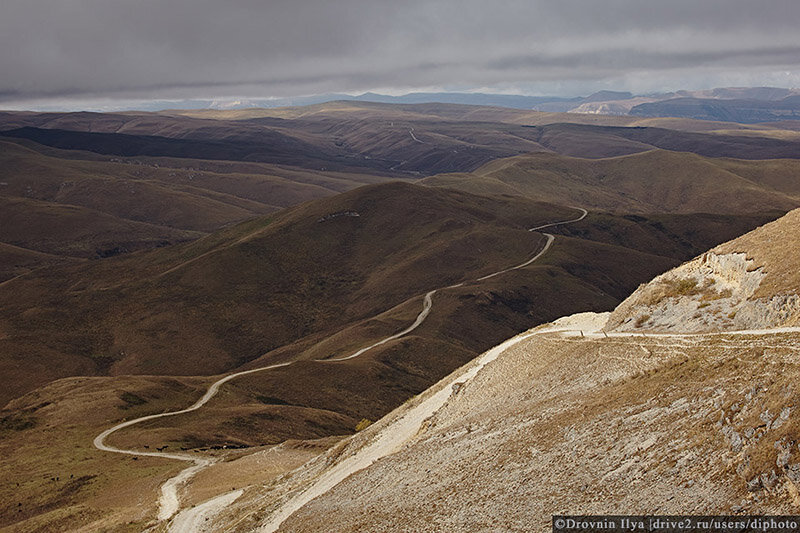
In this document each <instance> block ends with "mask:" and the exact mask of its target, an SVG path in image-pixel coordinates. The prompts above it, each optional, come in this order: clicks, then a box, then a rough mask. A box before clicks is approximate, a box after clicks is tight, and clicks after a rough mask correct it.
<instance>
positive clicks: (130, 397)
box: [119, 391, 147, 409]
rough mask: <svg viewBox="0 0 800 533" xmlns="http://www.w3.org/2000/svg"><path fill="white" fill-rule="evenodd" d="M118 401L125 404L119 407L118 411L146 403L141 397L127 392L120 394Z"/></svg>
mask: <svg viewBox="0 0 800 533" xmlns="http://www.w3.org/2000/svg"><path fill="white" fill-rule="evenodd" d="M119 399H120V400H122V401H123V402H125V405H123V406H121V407H120V409H130V408H131V407H135V406H137V405H144V404H146V403H147V400H145V399H144V398H142V397H141V396H137V395H136V394H134V393H132V392H127V391H126V392H123V393H122V394H120V395H119Z"/></svg>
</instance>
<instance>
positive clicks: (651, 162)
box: [424, 150, 800, 214]
mask: <svg viewBox="0 0 800 533" xmlns="http://www.w3.org/2000/svg"><path fill="white" fill-rule="evenodd" d="M799 171H800V160H797V159H781V160H771V161H768V162H762V161H758V162H755V161H742V160H730V159H717V158H705V157H702V156H699V155H695V154H688V153H680V152H670V151H665V150H651V151H647V152H643V153H639V154H633V155H628V156H622V157H612V158H607V159H595V160H590V159H580V158H573V157H565V156H561V155H556V154H546V153H541V154H529V155H524V156H518V157H513V158H509V159H501V160H498V161H493V162H491V163H488V164H486V165H484V166H483V167H481V168H480V169H478V170H476V171H475V172H473V173H470V174H450V175H448V174H443V175H440V176H433V177H430V178H426V179H425V181H424V183H425V184H427V185H431V186H442V187H450V188H457V189H459V190H465V191H470V192H474V193H478V194H479V193H481V192H484V191H488V190H492V189H498V190H501V191H503V192H506V193H509V194H513V193H516V194H521V195H524V196H528V197H530V198H536V199H539V200H543V201H558V202H562V203H565V204H571V205H583V206H586V207H591V208H596V209H603V210H613V211H617V212H624V213H719V214H734V213H736V214H742V213H757V212H763V211H772V210H782V211H784V212H785V211H787V210H789V209H791V208H793V207H796V206H797V205H798V204H800V196H798V183H800V182H799V181H798V180H797V178H796V176H797V175H798V172H799Z"/></svg>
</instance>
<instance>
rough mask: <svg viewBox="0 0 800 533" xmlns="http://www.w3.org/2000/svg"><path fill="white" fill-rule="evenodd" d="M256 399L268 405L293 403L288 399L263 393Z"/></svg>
mask: <svg viewBox="0 0 800 533" xmlns="http://www.w3.org/2000/svg"><path fill="white" fill-rule="evenodd" d="M256 400H258V401H259V402H261V403H264V404H267V405H293V404H291V403H289V402H287V401H286V400H281V399H280V398H275V397H273V396H264V395H261V394H259V395H258V396H256Z"/></svg>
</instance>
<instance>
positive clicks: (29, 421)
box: [0, 414, 37, 431]
mask: <svg viewBox="0 0 800 533" xmlns="http://www.w3.org/2000/svg"><path fill="white" fill-rule="evenodd" d="M36 423H37V420H36V418H34V417H32V416H25V415H22V414H12V415H9V416H5V417H3V418H0V431H24V430H26V429H30V428H32V427H34V426H36Z"/></svg>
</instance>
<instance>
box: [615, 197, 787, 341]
mask: <svg viewBox="0 0 800 533" xmlns="http://www.w3.org/2000/svg"><path fill="white" fill-rule="evenodd" d="M798 220H800V210H795V211H792V212H791V213H789V214H788V215H786V216H785V217H783V218H782V219H780V220H778V221H775V222H772V223H770V224H767V225H765V226H762V227H761V228H758V229H756V230H754V231H753V232H751V233H749V234H747V235H745V236H743V237H741V238H739V239H736V240H734V241H731V242H729V243H726V244H724V245H722V246H720V247H717V248H715V249H714V250H712V251H710V252H707V253H705V254H703V255H702V256H700V257H698V258H696V259H693V260H692V261H689V262H688V263H685V264H683V265H681V266H679V267H677V268H675V269H673V270H671V271H669V272H667V273H665V274H662V275H661V276H658V277H657V278H655V279H654V280H653V281H651V282H650V283H647V284H645V285H642V286H640V287H639V288H638V289H637V290H636V291H635V292H634V293H633V294H632V295H631V296H630V297H628V298H627V299H626V300H625V301H624V302H623V303H622V304H620V306H619V307H618V308H617V309H616V310H615V311H614V312H613V313H612V315H611V318H610V319H609V322H608V324H607V325H606V330H608V331H612V330H617V331H636V330H652V331H681V332H708V331H727V330H741V329H763V328H772V327H780V326H791V325H795V324H796V323H797V322H798V319H800V296H799V295H798V286H797V285H796V283H795V280H794V279H793V276H788V275H786V272H785V271H786V270H787V268H791V267H789V266H788V265H787V258H786V257H785V256H786V254H787V250H788V251H789V252H790V253H791V251H796V250H797V248H798V242H797V241H798V240H800V235H795V234H794V232H792V231H791V229H793V228H794V227H796V226H794V224H795V223H796V222H797V221H798ZM787 230H789V231H787ZM731 250H746V252H745V251H731Z"/></svg>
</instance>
